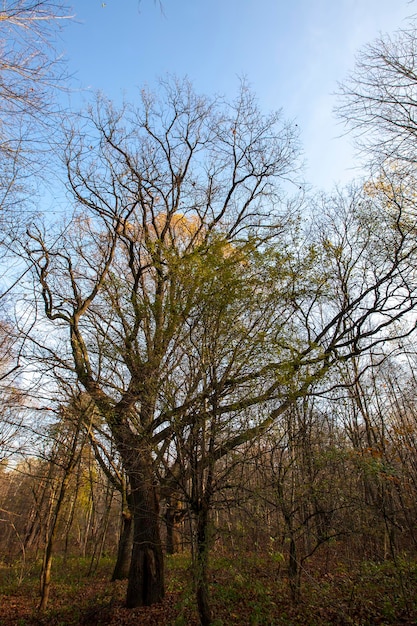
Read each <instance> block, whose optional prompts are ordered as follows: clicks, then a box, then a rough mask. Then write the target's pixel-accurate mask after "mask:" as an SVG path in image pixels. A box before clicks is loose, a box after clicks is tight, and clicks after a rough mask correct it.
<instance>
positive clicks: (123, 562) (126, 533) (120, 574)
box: [111, 509, 133, 582]
mask: <svg viewBox="0 0 417 626" xmlns="http://www.w3.org/2000/svg"><path fill="white" fill-rule="evenodd" d="M132 547H133V519H132V513H131V511H130V510H128V509H125V510H124V511H123V512H122V528H121V531H120V537H119V546H118V550H117V560H116V565H115V566H114V571H113V575H112V577H111V579H112V582H114V581H115V580H125V579H126V578H128V576H129V568H130V559H131V555H132Z"/></svg>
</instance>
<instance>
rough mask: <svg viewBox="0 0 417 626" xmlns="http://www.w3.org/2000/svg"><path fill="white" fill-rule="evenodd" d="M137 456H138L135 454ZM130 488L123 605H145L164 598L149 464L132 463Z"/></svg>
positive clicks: (151, 475) (153, 489) (160, 545)
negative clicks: (129, 541)
mask: <svg viewBox="0 0 417 626" xmlns="http://www.w3.org/2000/svg"><path fill="white" fill-rule="evenodd" d="M138 456H139V455H138ZM129 479H130V485H131V489H132V509H133V510H132V513H133V549H132V558H131V563H130V570H129V581H128V587H127V597H126V606H127V607H128V608H134V607H137V606H149V605H151V604H155V603H156V602H160V601H161V600H162V599H163V597H164V595H165V588H164V561H163V553H162V544H161V537H160V529H159V501H158V495H157V491H156V488H155V484H154V477H153V471H152V463H151V461H150V460H149V461H148V462H147V463H146V461H145V462H143V459H141V462H140V461H139V460H138V462H137V463H136V468H135V471H129Z"/></svg>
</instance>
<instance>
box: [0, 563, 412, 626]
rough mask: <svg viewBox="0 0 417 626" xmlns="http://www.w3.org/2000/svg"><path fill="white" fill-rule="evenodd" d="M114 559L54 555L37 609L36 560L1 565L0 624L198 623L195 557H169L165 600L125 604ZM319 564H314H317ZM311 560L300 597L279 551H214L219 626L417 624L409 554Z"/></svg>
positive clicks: (213, 584)
mask: <svg viewBox="0 0 417 626" xmlns="http://www.w3.org/2000/svg"><path fill="white" fill-rule="evenodd" d="M111 566H112V563H111V561H110V559H103V561H102V563H101V564H100V567H99V568H98V569H97V571H96V572H95V573H94V574H90V575H88V569H89V562H87V561H86V560H80V559H68V560H67V562H66V563H63V562H62V560H61V559H56V560H55V564H54V568H53V584H52V589H51V595H50V603H49V608H48V609H47V610H46V611H45V612H43V613H39V612H38V611H37V608H36V605H37V602H38V574H39V564H38V565H37V566H35V565H33V566H28V565H22V563H16V564H14V565H11V566H8V565H0V625H1V626H35V625H36V626H64V625H66V624H69V625H74V626H75V625H81V624H85V625H87V624H91V625H103V626H104V625H106V626H128V625H133V624H134V625H135V626H195V625H197V624H198V620H197V613H196V605H195V601H194V594H193V589H192V576H191V573H190V567H189V558H188V557H187V556H186V555H177V556H174V557H168V558H167V594H166V598H165V600H164V602H163V603H161V604H159V605H156V606H153V607H145V608H140V609H126V608H124V606H123V599H124V594H125V590H126V584H125V583H124V582H117V583H111V582H109V578H110V574H111ZM313 566H314V567H313ZM331 572H332V573H330V569H329V567H328V566H327V565H326V566H324V564H323V562H321V563H320V562H317V561H316V562H315V563H311V564H310V565H309V567H308V569H306V570H305V571H304V572H303V580H302V586H301V597H300V599H299V601H298V602H294V601H292V600H291V596H290V593H289V585H288V579H287V578H286V575H285V570H284V568H283V563H282V562H281V560H280V559H279V558H278V557H277V555H267V556H259V555H256V554H247V555H245V558H241V557H232V556H229V557H227V556H214V557H213V559H212V566H211V572H210V591H211V602H212V608H213V614H214V617H215V621H214V625H215V626H229V625H230V626H246V625H247V626H261V625H264V626H273V625H274V626H275V625H276V626H278V625H279V626H281V625H287V626H288V625H302V624H305V625H307V626H325V625H326V626H330V625H331V626H334V625H339V626H342V625H343V626H345V625H346V626H348V625H349V626H375V625H381V626H382V625H384V626H387V625H396V626H399V625H401V624H405V625H409V626H411V625H415V624H417V563H415V562H414V563H410V562H409V561H406V560H405V559H402V560H401V559H400V560H397V562H396V563H395V564H394V563H392V562H387V561H385V562H383V563H373V562H366V563H358V564H357V565H356V566H355V567H352V566H349V567H346V565H345V566H343V565H342V564H336V565H335V564H333V566H332V568H331Z"/></svg>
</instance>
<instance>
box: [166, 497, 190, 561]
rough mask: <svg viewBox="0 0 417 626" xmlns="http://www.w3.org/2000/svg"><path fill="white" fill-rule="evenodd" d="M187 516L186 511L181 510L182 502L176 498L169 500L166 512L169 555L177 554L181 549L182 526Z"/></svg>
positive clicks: (167, 549)
mask: <svg viewBox="0 0 417 626" xmlns="http://www.w3.org/2000/svg"><path fill="white" fill-rule="evenodd" d="M185 514H186V511H185V509H183V508H181V501H180V500H178V498H175V497H169V498H167V503H166V511H165V526H166V533H167V538H166V551H167V554H176V553H177V552H179V551H180V548H181V531H180V528H181V524H182V522H183V520H184V516H185Z"/></svg>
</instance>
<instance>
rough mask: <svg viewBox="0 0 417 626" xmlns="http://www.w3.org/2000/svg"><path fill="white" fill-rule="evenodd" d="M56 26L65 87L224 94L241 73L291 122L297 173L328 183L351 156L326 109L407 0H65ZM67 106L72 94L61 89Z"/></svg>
mask: <svg viewBox="0 0 417 626" xmlns="http://www.w3.org/2000/svg"><path fill="white" fill-rule="evenodd" d="M72 6H73V11H74V14H75V15H76V21H74V22H73V23H71V24H70V25H67V26H66V27H65V29H64V30H63V32H62V41H61V42H60V44H59V45H60V47H63V49H64V52H65V54H66V56H67V58H68V62H69V70H70V72H71V74H72V75H73V77H74V84H75V85H77V86H78V87H79V88H83V89H87V90H90V91H95V90H101V91H103V92H104V93H105V94H106V95H108V96H110V97H111V98H113V99H115V100H116V101H117V100H121V98H122V97H123V95H124V96H125V97H127V98H128V99H134V98H136V97H137V93H138V88H140V87H142V86H143V85H144V84H148V85H150V86H153V85H154V84H155V82H156V79H157V78H158V77H159V76H164V75H165V74H166V73H171V74H176V75H177V76H179V77H182V76H185V75H186V76H188V77H189V78H190V79H191V80H192V82H193V83H194V85H195V87H196V89H197V90H198V91H200V92H204V93H206V94H214V93H221V94H224V95H226V96H229V97H233V95H234V94H235V92H236V89H237V86H238V80H239V77H242V76H245V77H246V78H247V79H248V81H249V83H250V84H251V85H252V87H253V89H254V91H255V92H256V94H257V95H258V98H259V101H260V104H261V106H262V108H263V109H264V110H265V111H268V110H271V109H280V108H282V109H283V112H284V116H285V117H286V118H289V119H293V120H294V121H296V122H297V123H298V125H299V127H300V129H301V140H302V144H303V148H304V154H305V160H306V165H307V168H306V178H307V180H308V181H309V182H310V183H312V184H313V185H314V186H316V187H319V188H327V189H329V188H330V187H331V186H332V185H333V183H335V182H337V183H345V182H347V181H348V180H350V179H351V178H352V177H353V176H354V175H355V171H354V169H352V168H354V167H355V165H356V164H357V159H355V158H354V153H353V150H352V148H351V142H350V140H349V139H348V138H346V137H340V135H342V133H343V128H342V127H341V126H340V125H339V124H338V123H337V120H336V119H335V117H334V115H333V113H332V110H333V107H334V105H335V102H336V100H335V97H334V95H332V94H333V93H334V92H335V91H336V89H337V81H342V80H343V79H344V78H345V77H346V75H347V74H348V72H349V71H350V70H351V69H352V68H353V64H354V57H355V53H356V52H357V51H358V49H359V48H360V47H361V46H363V45H364V44H365V43H367V42H370V41H372V40H373V39H374V38H375V37H376V36H378V34H380V33H382V32H386V31H388V32H391V33H392V32H393V31H394V30H395V29H397V28H399V27H404V26H406V25H407V20H406V18H407V17H408V16H411V15H412V14H413V12H417V6H416V4H415V3H414V2H410V1H407V0H162V6H163V11H162V12H161V10H160V9H159V6H158V2H156V3H154V2H153V0H104V1H102V0H74V1H73V2H72ZM71 98H72V100H73V103H74V105H78V104H79V101H80V99H82V93H81V92H80V93H73V95H72V96H71Z"/></svg>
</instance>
